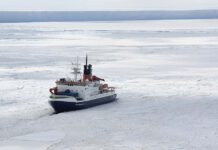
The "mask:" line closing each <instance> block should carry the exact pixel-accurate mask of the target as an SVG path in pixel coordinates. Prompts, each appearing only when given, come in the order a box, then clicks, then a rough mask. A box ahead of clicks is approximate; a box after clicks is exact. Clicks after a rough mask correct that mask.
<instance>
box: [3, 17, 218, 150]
mask: <svg viewBox="0 0 218 150" xmlns="http://www.w3.org/2000/svg"><path fill="white" fill-rule="evenodd" d="M0 28H1V31H0V84H1V86H0V149H1V150H6V149H7V150H8V149H10V150H11V149H19V148H20V149H22V150H23V149H33V148H35V149H37V150H44V149H49V150H59V149H66V150H75V149H76V150H77V149H82V150H91V149H105V150H106V149H136V150H138V149H146V150H155V149H156V150H160V149H161V150H169V149H171V150H176V149H189V150H190V149H192V150H204V149H210V150H217V149H218V140H217V139H218V117H217V116H218V100H217V98H218V44H217V41H218V20H171V21H157V20H156V21H123V22H71V23H19V24H10V23H8V24H0ZM86 53H88V54H89V58H90V61H91V63H92V64H93V65H94V70H93V71H94V73H96V74H98V75H99V76H100V77H102V78H105V79H107V82H109V84H110V85H114V86H116V87H117V94H118V98H119V99H118V101H116V102H114V103H110V104H106V105H102V106H97V107H93V108H90V109H84V110H79V111H73V112H67V113H60V114H53V110H52V108H51V107H50V106H49V105H48V97H49V91H48V89H49V88H50V87H53V86H54V85H55V84H54V81H55V80H56V79H57V78H59V77H65V76H66V77H67V76H68V77H69V76H72V75H71V74H70V64H71V62H72V61H73V60H74V58H75V56H80V57H81V58H82V57H84V56H85V54H86ZM82 63H83V62H82Z"/></svg>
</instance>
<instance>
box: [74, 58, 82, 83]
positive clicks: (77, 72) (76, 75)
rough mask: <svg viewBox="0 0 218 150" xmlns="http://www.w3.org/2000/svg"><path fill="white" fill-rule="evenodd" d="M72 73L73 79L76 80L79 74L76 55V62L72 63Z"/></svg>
mask: <svg viewBox="0 0 218 150" xmlns="http://www.w3.org/2000/svg"><path fill="white" fill-rule="evenodd" d="M72 66H73V67H72V70H73V72H72V74H74V81H77V77H78V74H80V73H81V72H80V68H79V58H78V56H77V57H76V64H74V63H72Z"/></svg>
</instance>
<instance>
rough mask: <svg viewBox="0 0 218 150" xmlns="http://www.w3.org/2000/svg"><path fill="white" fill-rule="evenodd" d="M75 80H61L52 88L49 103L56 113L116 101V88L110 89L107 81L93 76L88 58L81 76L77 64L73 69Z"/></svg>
mask: <svg viewBox="0 0 218 150" xmlns="http://www.w3.org/2000/svg"><path fill="white" fill-rule="evenodd" d="M72 70H73V72H72V73H73V74H74V78H73V79H72V78H60V79H58V80H57V81H56V86H55V87H53V88H50V90H49V91H50V93H51V96H50V99H49V103H50V105H51V106H52V107H53V109H54V110H55V112H56V113H60V112H66V111H71V110H77V109H83V108H88V107H92V106H97V105H100V104H106V103H109V102H113V101H115V100H116V97H117V94H116V93H115V88H114V87H109V86H108V84H107V83H105V80H104V79H102V78H99V77H97V76H95V75H92V65H91V64H88V56H86V61H85V65H84V69H83V73H82V74H81V71H80V70H81V69H80V67H79V64H78V57H77V62H76V63H75V64H73V67H72ZM79 76H81V77H80V78H79Z"/></svg>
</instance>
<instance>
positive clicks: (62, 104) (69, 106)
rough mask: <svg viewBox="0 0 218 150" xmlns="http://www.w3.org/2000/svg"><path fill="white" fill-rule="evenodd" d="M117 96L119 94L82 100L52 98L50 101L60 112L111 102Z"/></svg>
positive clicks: (56, 110) (57, 111)
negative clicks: (71, 100)
mask: <svg viewBox="0 0 218 150" xmlns="http://www.w3.org/2000/svg"><path fill="white" fill-rule="evenodd" d="M116 96H117V95H116V94H114V95H110V96H106V97H101V98H97V99H93V100H89V101H81V102H70V101H59V100H58V99H54V100H50V101H49V103H50V105H51V106H52V108H53V109H54V110H55V112H56V113H60V112H67V111H72V110H78V109H84V108H89V107H93V106H97V105H102V104H106V103H110V102H113V101H115V100H116Z"/></svg>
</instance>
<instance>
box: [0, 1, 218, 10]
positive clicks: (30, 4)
mask: <svg viewBox="0 0 218 150" xmlns="http://www.w3.org/2000/svg"><path fill="white" fill-rule="evenodd" d="M160 9H161V10H178V9H179V10H186V9H218V0H1V1H0V11H10V10H21V11H22V10H28V11H34V10H57V11H58V10H68V11H71V10H72V11H73V10H160Z"/></svg>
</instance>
